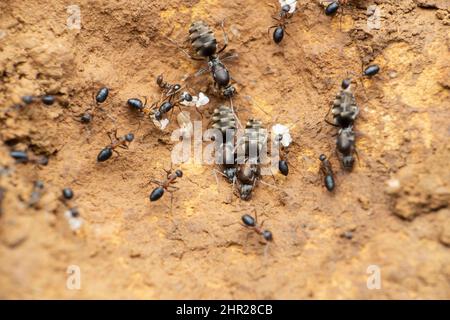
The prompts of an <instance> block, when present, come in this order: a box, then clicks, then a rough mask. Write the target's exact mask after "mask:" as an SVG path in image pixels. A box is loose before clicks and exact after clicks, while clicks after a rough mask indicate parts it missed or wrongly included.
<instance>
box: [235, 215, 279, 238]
mask: <svg viewBox="0 0 450 320" xmlns="http://www.w3.org/2000/svg"><path fill="white" fill-rule="evenodd" d="M241 219H242V222H243V226H244V227H245V228H248V229H251V230H253V231H255V232H256V233H257V234H258V235H260V236H262V237H263V239H264V240H265V241H266V243H269V242H272V241H273V235H272V232H270V231H269V230H265V229H263V228H262V227H263V224H264V221H263V222H261V224H259V225H258V215H257V213H255V218H253V217H252V216H251V215H249V214H244V215H243V216H242V218H241Z"/></svg>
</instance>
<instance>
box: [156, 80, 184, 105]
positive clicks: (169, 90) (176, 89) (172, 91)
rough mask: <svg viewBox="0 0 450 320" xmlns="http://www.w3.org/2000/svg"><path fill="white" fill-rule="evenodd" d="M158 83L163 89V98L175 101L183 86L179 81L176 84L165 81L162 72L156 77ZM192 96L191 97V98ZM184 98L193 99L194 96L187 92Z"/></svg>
mask: <svg viewBox="0 0 450 320" xmlns="http://www.w3.org/2000/svg"><path fill="white" fill-rule="evenodd" d="M156 84H157V85H158V86H159V87H160V88H161V89H162V91H163V97H165V99H163V100H166V99H167V100H169V101H171V102H172V101H173V99H174V97H175V96H176V95H177V94H178V93H180V91H181V89H182V86H181V85H180V84H178V83H175V84H170V83H168V82H165V81H164V77H163V75H162V74H160V75H159V76H158V77H157V78H156ZM189 97H190V99H189ZM182 98H183V100H186V101H192V96H191V95H189V94H185V95H184V96H182Z"/></svg>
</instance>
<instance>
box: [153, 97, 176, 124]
mask: <svg viewBox="0 0 450 320" xmlns="http://www.w3.org/2000/svg"><path fill="white" fill-rule="evenodd" d="M173 106H174V105H173V104H172V102H170V101H165V102H163V103H162V105H161V106H160V107H159V108H158V110H157V111H156V112H155V119H156V120H158V121H160V120H161V119H162V117H163V115H164V114H166V113H167V112H169V111H170V110H172V108H173Z"/></svg>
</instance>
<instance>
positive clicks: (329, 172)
mask: <svg viewBox="0 0 450 320" xmlns="http://www.w3.org/2000/svg"><path fill="white" fill-rule="evenodd" d="M319 160H320V161H321V164H320V171H321V172H322V174H323V175H324V182H325V187H326V188H327V190H328V191H330V192H331V191H333V190H334V187H335V183H334V177H333V176H334V174H333V169H332V168H331V163H330V161H329V160H328V159H327V157H326V156H325V155H324V154H321V155H320V156H319Z"/></svg>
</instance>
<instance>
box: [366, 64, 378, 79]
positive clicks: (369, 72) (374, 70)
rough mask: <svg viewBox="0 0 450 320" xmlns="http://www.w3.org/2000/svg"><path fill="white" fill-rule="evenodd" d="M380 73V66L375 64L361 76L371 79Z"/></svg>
mask: <svg viewBox="0 0 450 320" xmlns="http://www.w3.org/2000/svg"><path fill="white" fill-rule="evenodd" d="M379 71H380V66H379V65H377V64H372V65H370V66H368V67H367V68H366V69H364V70H363V75H364V76H366V77H369V78H370V77H373V76H374V75H376V74H377V73H378V72H379Z"/></svg>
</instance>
